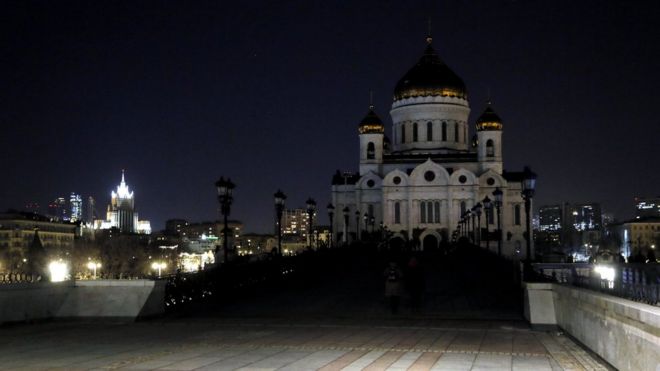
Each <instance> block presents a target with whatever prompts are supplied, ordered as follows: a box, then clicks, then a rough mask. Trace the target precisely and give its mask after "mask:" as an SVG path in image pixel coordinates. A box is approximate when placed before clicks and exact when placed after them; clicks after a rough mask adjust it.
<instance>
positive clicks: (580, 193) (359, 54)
mask: <svg viewBox="0 0 660 371" xmlns="http://www.w3.org/2000/svg"><path fill="white" fill-rule="evenodd" d="M357 3H358V2H354V1H337V2H335V1H318V2H317V1H307V0H301V1H289V2H284V1H263V2H253V1H238V2H235V1H232V2H228V1H223V2H221V1H210V2H200V1H196V2H193V1H185V2H184V1H162V2H146V1H126V2H120V1H87V2H81V3H71V2H63V1H3V2H2V3H0V128H1V131H0V168H1V169H2V178H1V181H0V210H4V209H7V208H10V207H13V208H22V207H23V205H24V204H25V203H26V202H29V201H37V202H39V203H40V204H41V205H42V211H44V210H45V206H46V203H47V202H48V201H50V200H52V199H54V198H56V197H58V196H65V197H67V198H68V195H69V193H71V192H72V191H74V192H77V193H80V194H82V196H83V198H85V199H86V197H87V196H89V195H92V196H94V197H95V198H96V200H97V209H98V211H99V212H100V213H101V214H102V215H105V214H104V212H105V207H106V205H107V203H109V201H110V191H111V190H112V189H114V188H115V187H116V186H117V184H118V183H119V180H120V177H121V169H126V181H127V183H128V184H129V186H130V187H131V188H132V189H133V190H134V191H135V196H136V207H137V209H138V212H139V213H140V218H141V219H149V220H151V221H152V227H153V228H154V229H155V230H157V229H161V228H163V227H164V222H165V220H167V219H170V218H186V219H189V220H191V221H202V220H213V219H215V218H217V215H218V214H217V210H218V206H217V200H216V190H215V187H214V182H215V180H217V178H219V177H220V176H221V175H223V176H229V177H231V178H232V180H234V181H235V183H236V184H237V188H236V189H235V201H234V204H233V208H232V215H231V218H232V219H233V218H237V219H240V220H242V221H243V222H244V223H245V229H246V231H255V232H270V231H272V229H273V228H272V224H273V223H272V220H273V214H274V212H273V193H274V192H275V191H276V190H277V189H278V188H281V189H282V190H283V191H284V192H285V193H286V194H287V195H288V200H287V206H289V207H296V206H298V207H302V206H303V205H304V202H305V200H306V199H307V198H308V197H313V198H315V199H316V200H317V202H318V203H319V205H320V206H321V222H322V223H325V222H327V216H326V213H325V205H326V204H327V202H328V201H329V198H330V180H331V176H332V174H333V173H334V171H335V170H336V169H345V170H357V166H358V136H357V125H358V123H359V121H360V120H361V119H362V117H363V116H364V115H365V114H366V113H367V108H368V105H369V90H370V89H373V91H374V103H375V105H376V110H377V112H378V113H379V115H380V116H381V117H382V118H383V119H384V120H385V121H386V122H387V129H386V130H387V131H386V133H387V134H388V135H390V136H391V119H390V117H389V113H388V112H389V108H390V105H391V102H392V93H393V89H394V86H395V84H396V82H397V81H398V79H399V78H400V77H401V76H403V74H404V73H405V72H406V71H407V70H408V69H409V68H410V67H412V66H413V65H414V64H415V63H416V61H417V60H418V59H419V57H420V56H421V55H422V52H423V50H424V47H425V42H424V38H425V36H426V31H427V19H428V18H430V19H431V20H432V33H433V38H434V41H433V44H434V47H435V49H436V50H437V52H438V53H439V55H440V56H441V57H442V58H443V60H444V61H445V62H446V63H447V64H448V65H449V66H450V67H451V68H452V69H453V70H454V71H455V72H456V73H457V74H458V75H459V76H461V77H462V78H463V80H464V81H465V83H466V85H467V87H468V93H469V100H470V104H471V107H472V113H471V115H470V123H471V130H472V132H473V130H474V126H473V123H474V120H475V119H476V118H477V116H478V115H479V114H480V113H481V112H482V111H483V109H484V108H485V102H486V100H487V97H488V92H489V91H490V95H491V98H492V101H493V104H494V108H495V110H496V112H497V113H498V114H499V115H500V117H501V118H502V119H503V120H504V135H503V138H504V139H503V140H504V161H505V162H504V167H505V169H507V170H509V171H517V170H522V167H523V166H524V165H530V166H531V167H532V169H533V170H534V171H536V172H537V173H538V176H539V178H538V189H537V198H536V200H535V201H536V205H537V206H538V205H542V204H549V203H559V202H565V201H566V202H587V201H592V202H601V203H602V206H603V209H604V210H605V211H609V212H613V213H614V214H615V216H616V217H617V218H618V219H625V218H629V217H631V216H632V215H633V212H634V206H633V197H634V196H658V195H660V187H659V185H660V171H659V170H660V167H659V166H658V159H660V146H659V145H658V143H659V141H658V134H660V130H659V129H658V125H660V121H659V119H658V118H659V117H660V114H659V111H658V109H659V108H658V107H659V106H660V101H659V99H658V97H659V96H660V95H659V93H658V89H659V88H660V64H659V61H660V29H659V26H658V19H660V11H659V9H660V6H659V5H658V2H655V1H649V2H647V3H643V2H635V1H540V0H529V1H524V0H518V1H511V0H509V1H499V0H483V1H464V0H463V1H459V0H447V1H425V2H412V1H360V2H359V5H356V4H357ZM472 132H471V133H470V135H472Z"/></svg>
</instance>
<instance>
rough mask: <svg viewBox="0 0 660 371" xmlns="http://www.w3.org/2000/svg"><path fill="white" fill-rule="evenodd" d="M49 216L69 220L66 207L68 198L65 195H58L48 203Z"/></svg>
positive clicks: (58, 219)
mask: <svg viewBox="0 0 660 371" xmlns="http://www.w3.org/2000/svg"><path fill="white" fill-rule="evenodd" d="M48 217H50V219H52V220H54V221H60V222H61V221H65V220H69V216H68V213H67V209H66V199H65V198H64V197H58V198H56V199H54V200H53V202H51V203H49V204H48Z"/></svg>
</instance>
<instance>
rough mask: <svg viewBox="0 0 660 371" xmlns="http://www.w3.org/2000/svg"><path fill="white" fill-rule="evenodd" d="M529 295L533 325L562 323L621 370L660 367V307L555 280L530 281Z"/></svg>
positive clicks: (583, 342) (529, 309)
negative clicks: (556, 282) (555, 282)
mask: <svg viewBox="0 0 660 371" xmlns="http://www.w3.org/2000/svg"><path fill="white" fill-rule="evenodd" d="M550 297H552V300H550ZM525 298H526V300H525V301H526V302H525V307H526V310H525V312H526V314H525V317H526V318H527V320H528V321H530V324H532V326H535V325H541V326H548V325H550V326H553V325H554V326H558V327H560V328H561V329H563V330H564V331H565V332H567V333H568V334H570V335H571V336H573V337H574V338H576V339H577V340H579V341H580V342H581V343H582V344H584V345H585V346H587V347H588V348H589V349H591V350H592V351H593V352H594V353H596V354H598V355H599V356H600V357H601V358H603V359H604V360H606V361H607V362H609V363H610V364H611V365H613V366H614V367H616V368H617V369H619V370H635V371H641V370H660V307H655V306H651V305H646V304H642V303H637V302H634V301H630V300H626V299H621V298H617V297H613V296H609V295H605V294H602V293H599V292H595V291H591V290H585V289H581V288H577V287H572V286H566V285H559V284H552V283H526V284H525ZM553 315H554V323H553V318H552V317H553Z"/></svg>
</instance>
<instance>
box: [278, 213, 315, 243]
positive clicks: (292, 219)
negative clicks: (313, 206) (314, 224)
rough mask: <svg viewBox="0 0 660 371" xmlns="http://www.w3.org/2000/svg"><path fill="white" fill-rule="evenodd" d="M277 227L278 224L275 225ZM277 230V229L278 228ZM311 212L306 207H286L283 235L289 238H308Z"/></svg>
mask: <svg viewBox="0 0 660 371" xmlns="http://www.w3.org/2000/svg"><path fill="white" fill-rule="evenodd" d="M275 228H276V229H277V225H276V226H275ZM276 232H277V230H276ZM308 232H309V214H307V210H306V209H286V210H284V212H283V213H282V237H283V238H285V239H288V240H292V239H297V238H300V239H302V240H306V239H307V233H308Z"/></svg>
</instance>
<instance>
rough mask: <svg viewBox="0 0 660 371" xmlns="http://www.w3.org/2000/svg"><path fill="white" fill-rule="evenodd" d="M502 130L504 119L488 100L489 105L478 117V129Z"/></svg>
mask: <svg viewBox="0 0 660 371" xmlns="http://www.w3.org/2000/svg"><path fill="white" fill-rule="evenodd" d="M487 130H502V119H500V117H499V116H498V115H497V114H496V113H495V111H494V110H493V108H492V107H491V106H490V102H488V107H486V110H485V111H484V113H482V114H481V116H479V118H478V119H477V131H487Z"/></svg>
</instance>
